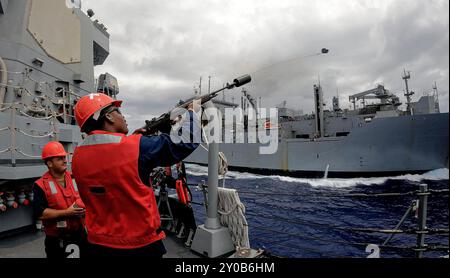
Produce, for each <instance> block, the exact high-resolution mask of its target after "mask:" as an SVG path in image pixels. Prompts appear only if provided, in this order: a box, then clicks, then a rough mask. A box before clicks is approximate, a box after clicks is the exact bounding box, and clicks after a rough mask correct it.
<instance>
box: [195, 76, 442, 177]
mask: <svg viewBox="0 0 450 278" xmlns="http://www.w3.org/2000/svg"><path fill="white" fill-rule="evenodd" d="M409 78H410V74H409V72H406V71H405V72H404V75H403V79H404V80H405V85H406V93H405V96H406V111H402V110H401V109H400V105H401V103H400V100H399V98H398V97H397V96H396V95H394V94H392V93H391V92H389V91H388V90H387V89H385V87H384V86H383V85H379V86H378V87H376V88H374V89H371V90H367V91H365V92H361V93H357V94H354V95H351V96H350V97H349V100H350V102H351V103H352V104H353V109H351V110H349V109H345V110H342V109H341V108H340V107H339V99H338V97H333V107H332V109H331V110H326V109H325V104H324V100H323V92H322V87H321V86H320V85H314V87H313V94H314V110H313V111H314V113H313V114H310V115H299V113H298V112H297V111H294V110H292V109H288V108H286V107H285V104H286V103H285V102H284V105H281V106H279V107H277V108H278V125H277V126H271V125H270V119H269V118H267V119H261V118H260V119H258V121H259V123H258V125H259V126H260V127H261V128H266V129H270V128H272V129H273V128H277V129H278V134H279V140H278V141H279V142H278V149H277V151H276V152H275V153H273V154H260V153H259V150H260V147H261V145H262V144H260V143H248V141H247V140H248V137H247V130H246V129H247V128H246V127H247V123H246V122H245V119H246V116H245V115H246V113H247V112H246V111H248V108H249V107H250V108H253V109H254V110H257V109H258V105H257V102H256V101H255V99H254V98H253V97H252V96H251V95H250V94H249V93H248V92H247V91H246V89H245V88H243V89H242V97H241V107H242V111H243V115H244V117H243V118H244V123H243V125H244V128H245V129H244V132H245V134H244V136H243V137H244V139H245V141H244V143H236V141H233V142H234V143H222V144H221V145H220V151H221V152H223V153H224V154H225V156H226V159H227V162H228V167H229V168H231V169H235V170H240V171H249V172H260V173H263V174H269V173H277V174H282V175H286V174H287V175H292V176H300V177H305V176H306V177H326V176H328V177H373V176H393V175H400V174H405V173H424V172H426V171H430V170H433V169H439V168H445V167H447V168H448V153H449V152H448V134H449V133H448V127H449V117H448V113H440V111H439V99H438V93H437V86H436V84H435V85H434V88H433V89H434V93H433V94H431V95H424V96H421V97H420V99H419V100H418V101H417V102H412V100H411V96H412V95H413V94H414V92H412V91H410V90H409V88H408V79H409ZM367 100H375V101H376V102H375V103H370V104H369V103H368V102H367ZM213 101H215V100H213ZM215 102H216V105H217V106H218V107H221V108H222V111H223V110H224V108H236V107H238V105H237V104H234V103H229V102H227V101H224V100H220V101H215ZM358 102H361V105H360V108H358V107H357V103H358ZM223 126H224V128H223V129H226V128H229V129H232V130H231V132H232V133H233V132H234V133H236V132H239V131H236V125H234V126H233V127H231V126H228V127H227V126H226V125H225V124H224V125H223ZM233 128H234V130H233ZM241 132H242V131H241ZM224 142H226V141H224ZM206 157H207V155H206V151H205V150H204V149H202V148H198V149H197V150H196V151H195V152H194V153H193V154H192V155H191V156H189V157H188V158H187V159H186V162H191V163H196V164H206Z"/></svg>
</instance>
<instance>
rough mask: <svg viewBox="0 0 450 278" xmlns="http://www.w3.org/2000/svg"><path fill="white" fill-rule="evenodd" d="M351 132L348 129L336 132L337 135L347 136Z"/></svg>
mask: <svg viewBox="0 0 450 278" xmlns="http://www.w3.org/2000/svg"><path fill="white" fill-rule="evenodd" d="M349 134H350V132H347V131H342V132H336V137H342V136H347V135H349Z"/></svg>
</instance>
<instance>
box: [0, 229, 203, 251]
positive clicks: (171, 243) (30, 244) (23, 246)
mask: <svg viewBox="0 0 450 278" xmlns="http://www.w3.org/2000/svg"><path fill="white" fill-rule="evenodd" d="M44 238H45V234H44V233H43V232H42V231H30V232H24V233H21V234H18V235H14V236H9V237H5V238H0V258H45V251H44ZM164 245H165V246H166V249H167V254H166V255H164V257H165V258H198V257H199V256H198V255H196V254H194V253H192V252H191V251H190V250H189V249H188V248H186V247H184V246H183V244H182V243H181V242H180V241H179V240H178V239H177V238H176V237H174V236H172V235H169V236H167V237H166V239H165V240H164Z"/></svg>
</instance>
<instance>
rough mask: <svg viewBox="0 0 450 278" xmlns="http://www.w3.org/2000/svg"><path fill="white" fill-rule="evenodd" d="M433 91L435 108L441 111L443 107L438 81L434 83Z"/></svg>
mask: <svg viewBox="0 0 450 278" xmlns="http://www.w3.org/2000/svg"><path fill="white" fill-rule="evenodd" d="M433 91H434V101H435V109H436V112H437V113H440V112H441V109H440V108H439V92H438V88H437V84H436V81H435V82H434V85H433Z"/></svg>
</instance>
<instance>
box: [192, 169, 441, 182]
mask: <svg viewBox="0 0 450 278" xmlns="http://www.w3.org/2000/svg"><path fill="white" fill-rule="evenodd" d="M186 169H187V173H188V174H189V175H192V176H207V175H208V167H205V166H200V165H196V164H186ZM225 178H226V179H234V180H246V179H252V180H254V179H273V180H276V181H282V182H289V183H302V184H305V183H306V184H309V185H311V186H313V187H335V188H346V187H354V186H357V185H381V184H385V183H386V182H387V181H388V180H406V181H410V182H421V181H424V180H430V181H440V180H448V179H449V169H447V168H442V169H436V170H433V171H429V172H426V173H424V174H422V175H417V174H416V175H412V174H407V175H400V176H395V177H376V178H350V179H338V178H327V179H305V178H293V177H288V176H279V175H272V176H265V175H259V174H252V173H247V172H236V171H230V172H228V173H227V174H226V175H225Z"/></svg>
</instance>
